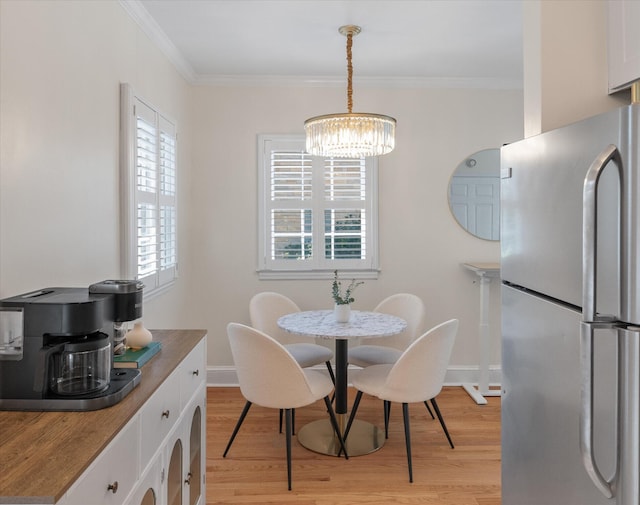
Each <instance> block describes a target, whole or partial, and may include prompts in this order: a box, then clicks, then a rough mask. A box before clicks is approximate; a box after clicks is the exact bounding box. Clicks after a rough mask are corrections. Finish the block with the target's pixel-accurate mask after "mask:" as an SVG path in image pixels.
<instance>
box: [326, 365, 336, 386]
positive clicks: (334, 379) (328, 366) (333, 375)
mask: <svg viewBox="0 0 640 505" xmlns="http://www.w3.org/2000/svg"><path fill="white" fill-rule="evenodd" d="M325 364H326V365H327V370H329V377H331V382H333V385H334V386H335V385H336V376H335V374H334V373H333V367H332V366H331V361H325Z"/></svg>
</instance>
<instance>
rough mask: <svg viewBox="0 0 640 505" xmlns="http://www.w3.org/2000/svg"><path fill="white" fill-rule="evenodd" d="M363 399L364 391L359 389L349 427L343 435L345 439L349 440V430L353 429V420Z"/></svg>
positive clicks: (348, 423) (348, 422)
mask: <svg viewBox="0 0 640 505" xmlns="http://www.w3.org/2000/svg"><path fill="white" fill-rule="evenodd" d="M361 399H362V391H358V392H357V393H356V399H355V400H354V402H353V407H352V408H351V415H350V416H349V421H347V427H346V428H345V430H344V435H342V438H344V440H347V437H348V436H349V430H350V429H351V425H352V424H353V420H354V419H355V417H356V411H357V410H358V406H359V405H360V400H361Z"/></svg>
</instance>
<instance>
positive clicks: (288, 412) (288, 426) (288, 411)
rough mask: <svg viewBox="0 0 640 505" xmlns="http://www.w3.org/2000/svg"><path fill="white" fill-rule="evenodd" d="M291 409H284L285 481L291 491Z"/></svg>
mask: <svg viewBox="0 0 640 505" xmlns="http://www.w3.org/2000/svg"><path fill="white" fill-rule="evenodd" d="M292 410H293V409H285V419H286V421H285V431H286V433H287V435H286V436H287V483H288V485H289V491H291V417H292V415H291V411H292Z"/></svg>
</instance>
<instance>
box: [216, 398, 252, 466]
mask: <svg viewBox="0 0 640 505" xmlns="http://www.w3.org/2000/svg"><path fill="white" fill-rule="evenodd" d="M250 408H251V402H250V401H247V403H245V404H244V408H243V409H242V413H241V414H240V418H239V419H238V422H237V423H236V427H235V428H234V429H233V433H232V434H231V438H230V439H229V443H228V444H227V448H226V449H225V450H224V454H223V455H222V457H223V458H226V457H227V453H228V452H229V449H230V448H231V444H232V443H233V440H234V439H235V438H236V435H237V434H238V430H239V429H240V426H241V425H242V422H243V421H244V418H245V417H247V412H249V409H250Z"/></svg>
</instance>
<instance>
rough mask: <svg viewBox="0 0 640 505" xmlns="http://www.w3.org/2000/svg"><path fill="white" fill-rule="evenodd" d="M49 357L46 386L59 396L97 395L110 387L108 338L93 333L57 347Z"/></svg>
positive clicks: (98, 333) (104, 335) (101, 334)
mask: <svg viewBox="0 0 640 505" xmlns="http://www.w3.org/2000/svg"><path fill="white" fill-rule="evenodd" d="M57 350H58V351H59V352H55V353H52V354H51V361H50V363H49V386H50V388H51V391H52V392H53V393H55V394H58V395H63V396H75V395H86V394H90V393H97V392H100V391H103V390H105V389H107V387H109V380H110V374H111V343H110V341H109V337H108V335H106V334H104V333H100V332H97V333H92V334H91V335H85V336H83V337H78V338H74V339H73V340H71V341H69V342H65V343H64V344H60V346H58V349H57Z"/></svg>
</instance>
